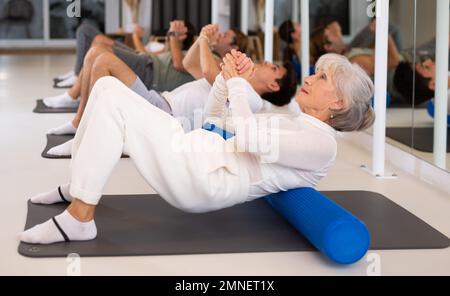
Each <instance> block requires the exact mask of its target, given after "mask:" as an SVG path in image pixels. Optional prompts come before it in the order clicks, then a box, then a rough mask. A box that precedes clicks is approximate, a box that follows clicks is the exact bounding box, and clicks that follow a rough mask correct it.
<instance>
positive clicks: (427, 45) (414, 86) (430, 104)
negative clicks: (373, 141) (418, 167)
mask: <svg viewBox="0 0 450 296" xmlns="http://www.w3.org/2000/svg"><path fill="white" fill-rule="evenodd" d="M403 2H405V4H404V5H407V4H406V3H409V2H411V3H412V4H413V5H414V6H415V8H416V10H415V19H414V24H413V25H414V28H415V34H414V35H413V44H412V46H410V47H409V48H408V49H407V50H405V51H404V52H403V53H402V61H401V63H400V64H399V66H398V68H397V70H396V74H395V77H394V85H395V89H396V90H397V91H398V93H399V94H400V95H401V97H402V98H403V99H404V101H406V103H408V104H410V105H412V106H413V113H412V114H413V117H412V118H413V124H412V130H410V131H408V132H406V129H404V130H403V131H400V130H396V131H389V129H388V132H387V134H388V136H391V137H392V138H394V139H395V140H396V141H398V142H401V143H403V144H405V145H407V146H409V147H410V149H411V151H412V153H413V154H414V155H416V156H418V157H420V158H422V159H424V160H426V161H428V162H430V163H433V164H435V165H437V166H439V167H441V168H446V169H447V170H450V167H449V165H450V154H449V153H448V152H449V148H450V146H449V145H448V138H447V139H446V140H445V138H446V134H448V127H447V124H448V123H447V122H445V124H444V127H443V129H441V130H442V131H441V132H437V130H436V129H435V126H436V124H437V122H436V121H435V114H436V100H435V99H434V98H435V90H436V68H437V67H436V11H437V1H436V0H433V1H428V0H427V1H425V0H414V1H402V3H403ZM447 12H448V7H447ZM430 20H432V21H430ZM445 26H446V28H447V32H446V33H445V34H446V36H444V39H445V40H446V41H445V42H444V43H445V44H444V46H443V50H444V55H446V57H448V53H449V52H448V21H447V22H446V24H443V27H444V28H445ZM443 64H444V65H442V66H443V67H444V77H443V80H444V82H443V83H444V84H445V87H444V95H443V96H441V99H442V98H443V99H444V100H445V103H447V102H446V101H447V100H448V91H447V89H448V62H444V63H443ZM436 93H437V92H436ZM444 108H445V109H447V107H446V106H445V107H444ZM445 114H448V110H445ZM444 120H445V121H447V118H445V119H444ZM440 124H441V126H442V123H440ZM390 132H392V133H391V134H390ZM408 133H409V135H408ZM435 134H436V135H435ZM436 140H437V142H438V143H439V142H443V143H441V144H439V145H436V144H435V143H436ZM439 150H441V152H439ZM436 159H440V163H438V162H436ZM445 163H447V166H445Z"/></svg>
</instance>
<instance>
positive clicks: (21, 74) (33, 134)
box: [0, 55, 450, 276]
mask: <svg viewBox="0 0 450 296" xmlns="http://www.w3.org/2000/svg"><path fill="white" fill-rule="evenodd" d="M73 64H74V58H73V56H72V55H28V56H27V55H17V56H14V55H0V65H1V66H0V135H1V138H0V143H1V145H0V164H1V165H0V184H1V186H0V188H1V198H0V209H2V213H1V215H0V225H3V226H2V231H1V232H0V241H1V242H2V244H1V246H0V262H2V264H1V265H0V275H66V270H67V267H68V262H67V261H66V259H61V258H60V259H29V258H25V257H22V256H21V255H19V254H18V252H17V246H18V243H19V242H18V239H17V234H18V233H19V232H20V231H22V230H23V227H24V224H25V217H26V211H27V207H26V205H27V200H28V198H29V197H30V196H32V195H34V194H36V193H40V192H43V191H48V190H50V189H52V188H55V186H57V185H59V184H63V183H65V182H67V181H68V180H69V174H70V171H69V163H70V161H69V160H48V159H43V158H41V156H40V153H41V151H42V149H43V148H44V146H45V142H46V138H45V133H46V131H47V130H48V129H50V128H52V127H55V126H57V125H60V124H62V123H64V122H66V121H68V120H70V118H71V115H70V114H59V115H58V114H56V115H55V114H34V113H32V110H33V108H34V106H35V101H36V99H38V98H40V97H42V96H47V95H53V94H59V93H61V90H55V89H53V88H52V78H53V77H55V76H57V75H58V74H61V73H65V72H67V71H68V70H70V69H71V67H72V65H73ZM338 147H339V152H338V158H337V161H336V163H335V165H334V167H333V168H332V169H331V171H330V172H329V174H328V176H327V177H326V178H325V179H324V180H323V181H322V182H321V183H320V185H319V188H318V189H319V190H369V191H375V192H379V193H381V194H384V195H385V196H387V197H388V198H390V199H392V200H393V201H394V202H396V203H397V204H399V205H401V206H402V207H404V208H405V209H407V210H409V211H410V212H412V213H413V214H415V215H416V216H418V217H419V218H421V219H423V220H424V221H426V222H427V223H429V224H430V225H431V226H433V227H435V228H436V229H437V230H439V231H441V232H442V233H443V234H445V235H447V236H448V237H450V196H449V195H448V194H447V193H445V192H442V191H439V190H437V189H435V188H433V187H432V186H431V185H429V184H427V183H425V182H423V181H421V180H419V179H418V178H416V177H414V176H412V175H409V174H407V173H405V172H402V171H401V170H400V169H398V168H394V167H389V168H388V169H389V170H390V171H395V173H396V174H397V175H398V176H399V177H398V178H397V179H392V180H379V179H375V178H373V177H372V176H371V175H369V174H368V173H367V172H365V171H363V170H362V169H360V165H361V164H370V163H371V154H370V153H369V151H366V150H364V149H362V148H358V147H356V146H355V145H352V144H351V143H350V142H349V140H347V139H342V138H341V139H339V146H338ZM449 184H450V180H449ZM152 192H153V190H152V189H151V188H149V187H148V185H146V183H145V182H144V181H143V179H142V178H141V177H140V175H139V174H138V173H137V171H136V170H135V168H134V166H133V164H132V162H131V160H127V159H122V160H121V161H120V163H119V165H118V166H117V168H116V170H115V172H114V173H113V176H112V177H111V179H110V181H109V183H108V185H107V187H106V193H108V194H121V193H130V194H144V193H152ZM374 253H375V254H377V255H378V256H379V258H380V260H381V261H380V263H381V265H380V266H381V274H382V275H450V248H448V249H444V250H401V251H376V250H375V251H370V252H369V253H368V257H366V258H365V259H363V260H361V261H360V262H359V263H357V264H355V265H352V266H347V267H342V266H337V265H334V264H331V263H329V262H328V261H326V260H325V259H324V258H323V257H322V256H321V255H320V254H319V253H316V252H290V253H254V254H227V255H195V256H191V255H190V256H154V257H114V258H82V259H81V273H82V275H182V276H188V275H253V276H259V275H267V276H275V275H367V274H368V270H369V269H370V265H371V262H372V261H370V260H369V259H371V258H373V254H374Z"/></svg>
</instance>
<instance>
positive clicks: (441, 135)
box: [434, 0, 450, 169]
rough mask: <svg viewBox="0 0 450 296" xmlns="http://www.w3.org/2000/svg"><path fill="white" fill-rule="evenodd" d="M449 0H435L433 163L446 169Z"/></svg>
mask: <svg viewBox="0 0 450 296" xmlns="http://www.w3.org/2000/svg"><path fill="white" fill-rule="evenodd" d="M449 3H450V2H449V0H437V14H436V88H435V111H434V163H435V164H436V166H438V167H440V168H442V169H446V158H447V137H448V135H447V105H448V101H447V100H448V99H447V96H448V43H449V40H448V34H449V27H448V26H449Z"/></svg>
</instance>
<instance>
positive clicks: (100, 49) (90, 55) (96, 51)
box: [86, 45, 108, 60]
mask: <svg viewBox="0 0 450 296" xmlns="http://www.w3.org/2000/svg"><path fill="white" fill-rule="evenodd" d="M106 52H108V51H107V50H106V49H105V47H104V46H101V45H93V46H91V48H90V49H89V50H88V52H87V54H86V59H91V60H94V59H96V58H97V57H98V56H99V55H101V54H103V53H106Z"/></svg>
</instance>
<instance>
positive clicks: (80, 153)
mask: <svg viewBox="0 0 450 296" xmlns="http://www.w3.org/2000/svg"><path fill="white" fill-rule="evenodd" d="M200 142H203V143H206V144H207V146H210V145H212V146H214V145H219V146H220V145H226V144H228V143H227V142H226V141H224V140H223V139H222V138H221V137H220V136H219V135H217V134H214V133H211V132H208V131H204V130H196V131H193V132H191V133H188V134H185V133H184V130H183V128H182V126H181V125H180V123H179V122H178V121H177V120H176V119H175V118H173V117H171V116H170V115H168V114H167V113H165V112H164V111H162V110H160V109H158V108H156V107H155V106H153V105H151V104H149V103H148V102H146V101H145V100H144V98H142V97H140V96H139V95H137V94H135V93H134V92H133V91H131V90H130V89H128V88H127V87H126V86H125V85H124V84H122V83H121V82H120V81H119V80H117V79H115V78H113V77H104V78H102V79H100V80H99V81H98V82H97V83H96V84H95V86H94V88H93V90H92V92H91V95H90V97H89V101H88V104H87V106H86V110H85V113H84V115H83V119H82V121H81V123H80V126H79V128H78V131H77V134H76V136H75V140H74V146H73V153H72V163H71V167H72V179H71V186H70V194H71V195H72V196H73V197H75V198H78V199H80V200H81V201H83V202H85V203H87V204H91V205H97V204H98V202H99V200H100V198H101V195H102V191H103V188H104V186H105V184H106V182H107V180H108V178H109V176H110V174H111V172H112V170H113V169H114V167H115V165H116V164H117V162H118V161H119V159H120V157H121V155H122V153H125V154H127V155H129V156H130V158H131V159H132V160H133V162H134V164H135V165H136V167H137V169H138V171H139V172H140V173H141V175H142V176H143V177H144V178H145V180H146V181H147V182H148V183H149V184H150V186H152V187H153V188H154V189H155V190H156V191H157V192H158V193H159V194H160V195H161V197H162V198H164V199H165V200H166V201H167V202H168V203H170V204H171V205H173V206H174V207H177V208H179V209H181V210H183V211H188V212H194V213H201V212H208V211H214V210H218V209H222V208H226V207H230V206H233V205H235V204H238V203H242V202H245V201H246V200H247V197H248V191H249V177H248V172H247V170H246V168H245V167H244V166H243V165H242V164H241V163H240V162H239V157H238V156H237V154H236V153H230V152H228V153H227V152H207V151H205V150H204V149H203V150H201V149H200V150H195V151H188V150H187V149H184V150H183V149H180V147H189V146H191V145H195V144H198V143H200ZM207 148H208V147H207Z"/></svg>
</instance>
